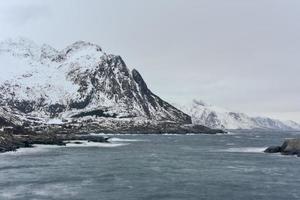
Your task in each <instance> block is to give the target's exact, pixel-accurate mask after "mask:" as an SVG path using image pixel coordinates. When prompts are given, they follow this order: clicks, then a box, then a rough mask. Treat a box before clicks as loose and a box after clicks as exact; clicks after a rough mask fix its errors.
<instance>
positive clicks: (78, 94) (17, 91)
mask: <svg viewBox="0 0 300 200" xmlns="http://www.w3.org/2000/svg"><path fill="white" fill-rule="evenodd" d="M3 60H5V65H1V67H5V69H1V71H3V72H7V70H6V69H7V68H9V69H10V71H11V72H12V73H8V74H6V75H4V76H2V77H1V79H2V81H1V82H2V84H1V85H0V91H1V94H0V105H1V106H9V107H11V108H13V109H17V110H19V111H20V112H22V113H25V114H30V115H32V116H34V117H42V118H48V117H72V116H79V115H84V116H85V115H89V114H93V115H99V116H102V117H103V116H104V117H117V118H123V117H125V118H128V117H129V118H132V117H144V118H145V119H152V120H170V121H176V122H182V123H189V122H190V117H189V116H188V115H186V114H184V113H182V112H181V111H179V110H178V109H176V108H174V107H173V106H171V105H170V104H168V103H167V102H165V101H163V100H161V99H160V98H159V97H158V96H156V95H154V94H153V93H152V92H151V91H150V90H149V89H148V88H147V85H146V83H145V82H144V80H143V79H142V77H141V75H140V74H139V73H138V72H137V71H136V70H132V71H131V70H130V69H129V68H128V67H127V66H126V64H125V63H124V61H123V60H122V58H121V57H120V56H115V55H112V54H106V53H105V52H103V51H102V48H101V47H100V46H98V45H96V44H92V43H89V42H84V41H78V42H75V43H73V44H71V45H69V46H68V47H66V48H64V49H63V50H61V51H59V50H56V49H54V48H52V47H51V46H49V45H45V44H44V45H41V46H39V45H36V44H34V43H33V42H31V41H30V40H24V39H19V40H17V41H13V40H7V41H5V42H1V43H0V61H1V63H4V61H3ZM7 60H9V61H12V62H6V61H7ZM16 63H17V64H16ZM8 71H9V70H8Z"/></svg>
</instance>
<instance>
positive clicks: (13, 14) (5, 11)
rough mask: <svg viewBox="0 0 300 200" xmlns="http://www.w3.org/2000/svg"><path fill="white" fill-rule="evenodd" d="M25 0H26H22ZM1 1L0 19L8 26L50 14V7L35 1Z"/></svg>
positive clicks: (20, 24)
mask: <svg viewBox="0 0 300 200" xmlns="http://www.w3.org/2000/svg"><path fill="white" fill-rule="evenodd" d="M24 2H26V1H24ZM24 2H23V1H12V2H8V3H7V2H6V3H5V2H1V4H0V19H1V21H2V23H5V24H6V25H10V26H22V25H26V24H27V23H30V22H32V21H36V20H41V19H43V18H47V17H49V16H50V15H51V10H50V7H49V6H47V5H46V4H41V3H36V2H35V1H32V2H31V1H27V4H26V3H24Z"/></svg>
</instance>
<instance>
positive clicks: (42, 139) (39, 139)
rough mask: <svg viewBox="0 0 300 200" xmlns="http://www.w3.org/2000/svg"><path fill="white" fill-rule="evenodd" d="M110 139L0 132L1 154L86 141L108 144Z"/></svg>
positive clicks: (73, 135)
mask: <svg viewBox="0 0 300 200" xmlns="http://www.w3.org/2000/svg"><path fill="white" fill-rule="evenodd" d="M108 139H109V138H106V137H103V136H92V135H75V134H54V133H44V134H37V133H27V134H11V133H5V132H0V153H3V152H7V151H16V150H17V149H18V148H30V147H33V145H34V144H47V145H59V146H65V145H66V144H67V143H69V142H67V141H72V140H85V141H89V142H101V143H108V142H109V141H108Z"/></svg>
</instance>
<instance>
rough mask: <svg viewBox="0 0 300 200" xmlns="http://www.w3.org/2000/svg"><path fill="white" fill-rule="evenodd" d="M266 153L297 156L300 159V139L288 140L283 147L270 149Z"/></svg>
mask: <svg viewBox="0 0 300 200" xmlns="http://www.w3.org/2000/svg"><path fill="white" fill-rule="evenodd" d="M264 152H265V153H281V154H283V155H297V156H298V157H300V138H297V139H286V140H285V141H284V142H283V144H282V145H281V146H271V147H268V148H267V149H266V150H265V151H264Z"/></svg>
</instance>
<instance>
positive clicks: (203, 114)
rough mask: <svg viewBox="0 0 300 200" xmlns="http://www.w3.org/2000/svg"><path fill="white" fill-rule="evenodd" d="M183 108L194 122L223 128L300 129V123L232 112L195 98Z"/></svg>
mask: <svg viewBox="0 0 300 200" xmlns="http://www.w3.org/2000/svg"><path fill="white" fill-rule="evenodd" d="M181 110H182V111H184V112H185V113H187V114H189V115H190V116H191V117H192V122H193V123H194V124H201V125H203V126H207V127H210V128H221V129H228V130H229V129H262V130H284V131H293V130H300V124H298V123H296V122H293V121H281V120H277V119H271V118H268V117H250V116H248V115H247V114H245V113H240V112H232V111H230V110H227V109H224V108H220V107H217V106H213V105H209V104H206V103H205V102H203V101H199V100H194V101H193V102H192V103H191V104H190V105H188V106H181Z"/></svg>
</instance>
